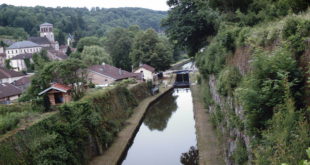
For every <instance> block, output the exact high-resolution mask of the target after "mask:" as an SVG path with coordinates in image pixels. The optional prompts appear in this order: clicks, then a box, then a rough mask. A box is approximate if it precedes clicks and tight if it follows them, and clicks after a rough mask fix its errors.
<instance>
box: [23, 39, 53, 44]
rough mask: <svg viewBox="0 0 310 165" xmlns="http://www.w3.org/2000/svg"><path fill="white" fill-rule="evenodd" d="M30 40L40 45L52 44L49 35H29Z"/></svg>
mask: <svg viewBox="0 0 310 165" xmlns="http://www.w3.org/2000/svg"><path fill="white" fill-rule="evenodd" d="M28 40H29V41H31V42H34V43H36V44H39V45H43V44H44V45H45V44H51V42H50V41H49V40H48V38H47V37H29V38H28Z"/></svg>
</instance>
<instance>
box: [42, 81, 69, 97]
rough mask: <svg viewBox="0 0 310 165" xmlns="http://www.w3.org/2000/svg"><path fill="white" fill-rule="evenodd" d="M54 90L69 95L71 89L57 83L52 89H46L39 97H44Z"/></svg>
mask: <svg viewBox="0 0 310 165" xmlns="http://www.w3.org/2000/svg"><path fill="white" fill-rule="evenodd" d="M52 89H55V90H58V91H60V92H64V93H67V92H68V91H69V90H71V87H69V86H67V85H64V84H59V83H55V84H53V85H52V86H51V87H49V88H47V89H45V90H44V91H42V92H40V93H39V95H42V94H44V93H46V92H48V91H50V90H52Z"/></svg>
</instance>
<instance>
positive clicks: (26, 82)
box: [11, 76, 31, 92]
mask: <svg viewBox="0 0 310 165" xmlns="http://www.w3.org/2000/svg"><path fill="white" fill-rule="evenodd" d="M11 84H12V85H14V86H16V87H17V88H19V89H21V90H22V92H24V91H26V89H27V88H28V87H29V86H30V84H31V79H30V76H25V77H22V78H20V79H18V80H15V81H13V82H12V83H11Z"/></svg>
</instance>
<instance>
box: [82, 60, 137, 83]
mask: <svg viewBox="0 0 310 165" xmlns="http://www.w3.org/2000/svg"><path fill="white" fill-rule="evenodd" d="M88 69H89V70H91V71H93V72H96V73H99V74H102V75H105V76H108V77H111V78H113V79H115V80H121V79H126V78H131V77H132V78H133V77H137V74H135V73H131V72H127V71H125V70H121V69H119V68H116V67H114V66H111V65H108V64H104V65H93V66H90V67H89V68H88Z"/></svg>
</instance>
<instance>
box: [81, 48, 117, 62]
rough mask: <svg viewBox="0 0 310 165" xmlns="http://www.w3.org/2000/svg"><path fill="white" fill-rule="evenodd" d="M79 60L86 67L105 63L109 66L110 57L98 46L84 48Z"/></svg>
mask: <svg viewBox="0 0 310 165" xmlns="http://www.w3.org/2000/svg"><path fill="white" fill-rule="evenodd" d="M81 60H82V61H83V62H84V64H86V65H87V66H90V65H95V64H102V63H107V64H111V63H112V59H111V56H110V55H109V54H108V53H107V52H106V51H105V50H104V49H103V48H102V47H99V46H85V47H84V50H83V52H82V53H81Z"/></svg>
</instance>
